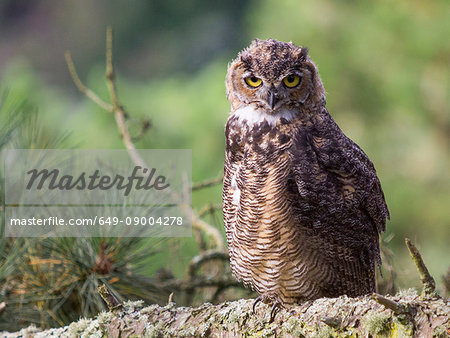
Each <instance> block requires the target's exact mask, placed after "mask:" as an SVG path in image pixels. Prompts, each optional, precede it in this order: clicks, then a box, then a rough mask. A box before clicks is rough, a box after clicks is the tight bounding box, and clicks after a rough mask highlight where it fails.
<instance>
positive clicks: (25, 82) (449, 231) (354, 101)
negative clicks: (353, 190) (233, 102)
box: [0, 0, 450, 288]
mask: <svg viewBox="0 0 450 338" xmlns="http://www.w3.org/2000/svg"><path fill="white" fill-rule="evenodd" d="M107 25H111V26H112V27H113V30H114V57H115V67H116V71H117V77H118V79H117V84H118V91H119V98H120V101H121V103H122V104H124V106H125V107H126V109H127V110H128V112H129V113H130V115H131V116H130V120H129V126H130V130H131V132H132V134H133V135H138V134H139V131H140V127H141V125H142V121H143V120H144V119H147V118H148V119H150V122H151V128H150V130H149V131H148V133H146V134H145V136H144V137H141V138H139V140H137V141H136V146H137V147H138V148H189V149H192V154H193V181H194V182H200V181H202V180H205V179H210V178H214V177H217V176H218V175H219V174H220V172H221V170H222V168H223V161H224V144H225V139H224V124H225V122H226V119H227V117H228V111H229V103H228V102H227V100H226V97H225V86H224V79H225V74H226V70H227V63H228V62H230V61H231V60H232V58H234V57H235V56H236V54H237V53H238V52H239V51H240V50H241V49H242V48H244V47H245V46H247V45H248V44H249V43H250V42H251V40H252V39H254V38H260V39H265V38H275V39H279V40H284V41H293V42H294V43H296V44H298V45H303V46H307V47H308V48H309V50H310V56H311V58H312V59H313V60H314V61H315V63H316V64H317V65H318V67H319V71H320V75H321V78H322V80H323V82H324V85H325V88H326V91H327V107H328V110H329V111H330V112H331V114H332V116H333V117H334V119H335V120H336V121H337V122H338V124H339V125H340V126H341V128H342V129H343V130H344V132H345V133H346V134H347V135H348V136H349V137H350V138H352V139H353V140H354V141H355V142H356V143H358V144H359V145H360V146H361V147H362V148H363V149H364V151H365V152H366V153H367V154H368V155H369V157H370V158H371V159H372V161H373V162H374V164H375V167H376V169H377V172H378V175H379V177H380V180H381V182H382V187H383V189H384V192H385V195H386V200H387V203H388V205H389V208H390V211H391V220H390V221H389V222H388V225H387V231H386V233H385V234H384V239H385V240H384V242H385V243H384V246H386V247H387V248H388V249H390V250H392V252H393V259H392V265H393V268H394V270H395V271H396V274H397V279H396V284H397V286H398V287H400V288H404V287H412V286H419V279H418V276H417V273H416V271H415V267H414V265H413V262H412V261H411V260H410V259H409V255H408V252H407V249H406V247H405V245H404V244H403V240H404V237H409V238H411V239H412V240H413V242H415V243H416V244H417V246H418V248H419V249H420V251H421V253H422V255H423V257H424V259H425V262H426V264H427V265H428V267H429V269H430V271H431V273H432V274H433V276H434V277H435V278H436V280H437V283H438V286H439V287H440V288H442V287H443V282H442V276H443V275H444V274H445V273H446V272H447V269H448V268H449V266H450V249H449V248H450V170H449V167H450V151H449V150H450V68H449V63H450V41H449V37H450V2H449V1H448V0H435V1H426V2H425V1H418V0H398V1H395V2H394V1H387V0H385V1H343V0H342V1H331V0H311V1H295V0H280V1H274V0H261V1H248V0H246V1H242V0H239V1H238V0H233V1H222V2H217V1H208V0H192V1H175V0H157V1H132V2H125V1H117V0H116V1H111V0H97V1H87V0H78V1H72V2H69V1H61V2H56V1H46V0H35V1H32V2H31V1H27V0H2V1H1V2H0V86H1V88H2V90H7V91H8V93H9V94H8V98H9V100H12V101H13V102H17V103H22V102H25V104H24V105H23V106H22V109H27V110H33V111H37V115H38V119H39V121H40V125H41V128H42V130H40V133H41V134H43V135H46V137H48V138H51V137H53V136H52V135H59V134H61V133H65V132H68V133H69V136H68V138H67V140H66V142H65V143H64V144H68V145H70V146H76V147H79V148H92V149H101V148H108V149H109V148H113V149H122V148H123V144H122V142H121V139H120V137H119V134H118V131H117V127H116V125H115V122H114V119H113V118H112V116H111V115H110V114H109V113H106V112H104V111H102V110H101V109H100V108H99V107H98V106H96V105H95V104H93V103H92V102H90V101H89V100H88V99H86V97H84V96H83V95H82V94H81V93H79V92H78V91H77V89H76V87H75V86H74V84H73V82H72V80H71V78H70V75H69V73H68V71H67V68H66V65H65V61H64V52H65V51H66V50H70V51H71V53H72V57H73V59H74V62H75V65H76V66H77V70H78V71H79V74H80V77H81V79H82V80H83V81H84V83H85V84H86V85H87V86H88V87H90V88H91V89H93V90H94V91H95V92H97V93H98V94H99V95H100V96H101V97H102V98H104V99H105V100H106V99H108V92H107V88H106V86H105V77H104V72H105V69H104V67H105V60H104V48H105V47H104V46H105V30H106V26H107ZM0 130H1V129H0ZM207 203H213V204H220V203H221V187H220V186H216V187H213V188H209V189H205V190H202V191H200V192H194V193H193V206H194V208H195V209H197V210H199V209H201V208H202V207H203V206H204V205H205V204H207ZM209 221H211V223H214V224H215V225H216V226H217V227H218V228H219V229H221V231H223V230H222V221H221V219H220V217H218V216H217V215H216V216H215V219H213V220H209ZM167 245H172V246H176V247H177V250H176V251H174V252H175V253H173V251H168V252H163V253H161V254H159V255H158V256H157V260H156V261H155V260H153V262H152V264H149V268H148V269H147V271H146V273H147V274H148V275H152V274H153V273H154V271H156V269H157V268H158V267H160V266H164V267H166V268H168V269H170V270H172V271H173V273H174V274H175V275H176V276H178V277H180V278H181V277H183V276H184V273H185V269H186V266H187V264H188V262H189V261H190V259H191V258H192V256H193V255H195V254H196V253H197V252H198V247H197V245H196V242H195V241H194V239H182V240H176V241H169V242H168V243H167Z"/></svg>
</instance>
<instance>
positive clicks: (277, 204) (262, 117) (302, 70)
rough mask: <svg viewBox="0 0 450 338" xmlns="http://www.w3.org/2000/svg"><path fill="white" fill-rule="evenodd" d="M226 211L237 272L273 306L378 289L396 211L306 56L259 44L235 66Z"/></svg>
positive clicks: (229, 81) (290, 47) (287, 46)
mask: <svg viewBox="0 0 450 338" xmlns="http://www.w3.org/2000/svg"><path fill="white" fill-rule="evenodd" d="M226 90H227V97H228V100H229V101H230V103H231V114H230V116H229V118H228V121H227V123H226V129H225V134H226V154H225V175H224V182H223V183H224V184H223V213H224V221H225V227H226V235H227V241H228V248H229V253H230V265H231V269H232V273H233V275H234V276H235V277H236V278H237V279H238V280H240V281H242V282H243V283H244V284H245V285H246V286H249V287H251V288H252V289H253V290H255V291H256V292H257V293H258V294H259V297H258V298H257V301H262V302H264V303H266V304H273V306H284V304H293V303H300V302H303V301H305V300H313V299H316V298H320V297H337V296H340V295H347V296H349V297H355V296H359V295H364V294H368V293H372V292H374V291H375V270H376V267H377V266H378V267H380V265H381V258H380V248H379V236H380V233H381V232H382V231H384V230H385V226H386V219H388V218H389V211H388V208H387V205H386V202H385V199H384V194H383V191H382V189H381V185H380V181H379V179H378V177H377V175H376V171H375V168H374V166H373V164H372V162H371V161H370V159H369V158H368V157H367V155H366V154H365V153H364V152H363V151H362V150H361V148H360V147H358V145H356V144H355V143H354V142H353V141H351V140H350V139H349V138H348V137H347V136H345V135H344V133H343V132H342V131H341V129H340V128H339V127H338V125H337V124H336V122H335V121H334V120H333V119H332V117H331V116H330V114H329V113H328V111H327V109H326V107H325V90H324V86H323V84H322V81H321V79H320V77H319V74H318V70H317V67H316V66H315V64H314V63H313V62H312V61H311V59H310V58H309V56H308V50H307V49H306V48H304V47H297V46H296V45H294V44H293V43H291V42H289V43H286V42H279V41H276V40H272V39H269V40H265V41H262V40H255V41H253V42H252V44H251V45H250V46H249V47H248V48H246V49H244V50H243V51H242V52H240V53H239V55H238V56H237V58H236V59H235V60H234V61H233V62H232V63H231V64H230V65H229V66H228V73H227V77H226Z"/></svg>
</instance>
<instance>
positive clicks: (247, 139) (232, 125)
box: [224, 114, 318, 303]
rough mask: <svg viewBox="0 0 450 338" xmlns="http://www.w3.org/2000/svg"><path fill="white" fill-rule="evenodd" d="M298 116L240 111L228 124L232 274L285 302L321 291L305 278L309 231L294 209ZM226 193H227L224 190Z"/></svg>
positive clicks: (307, 268) (226, 166)
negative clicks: (259, 116)
mask: <svg viewBox="0 0 450 338" xmlns="http://www.w3.org/2000/svg"><path fill="white" fill-rule="evenodd" d="M300 125H301V122H300V121H299V120H295V121H289V120H288V119H286V118H284V117H281V118H279V119H278V120H277V121H276V120H274V122H268V121H267V120H263V121H261V122H259V121H256V122H255V123H248V121H243V120H242V119H240V118H239V114H236V115H233V116H232V117H230V119H229V121H228V123H227V130H226V134H227V153H226V165H225V181H224V186H225V187H226V188H225V189H224V199H225V198H228V199H230V198H231V201H229V202H230V203H229V204H228V205H229V207H228V208H225V209H224V213H225V218H226V221H227V222H228V223H229V226H228V228H227V239H228V243H229V251H230V257H231V269H232V271H233V274H234V275H235V276H236V277H237V278H238V279H240V280H242V281H243V282H244V283H245V284H246V285H248V286H251V287H252V288H253V289H255V290H256V291H257V292H258V293H260V294H274V295H277V296H278V297H279V298H280V299H273V300H272V301H279V300H280V301H282V302H283V303H293V302H297V301H299V300H301V299H302V298H305V299H307V298H309V297H310V296H311V294H312V293H317V292H318V290H317V289H315V288H314V286H313V285H310V284H309V283H308V282H307V280H305V279H303V281H302V276H304V275H305V274H306V273H310V272H311V271H308V270H311V268H312V267H311V266H307V265H308V264H306V262H304V261H303V260H302V258H301V257H302V254H301V253H302V251H303V254H305V251H306V253H307V252H308V251H310V249H308V248H305V247H304V245H303V244H304V243H305V240H306V238H305V236H306V234H305V231H306V229H304V231H302V229H301V226H300V225H299V224H298V221H297V220H296V217H295V213H294V212H292V210H293V203H294V199H295V198H296V192H295V186H294V182H293V181H292V179H290V176H291V160H290V157H289V156H290V154H289V150H290V147H291V146H292V135H295V131H296V129H298V128H299V127H300ZM225 191H228V192H227V193H225Z"/></svg>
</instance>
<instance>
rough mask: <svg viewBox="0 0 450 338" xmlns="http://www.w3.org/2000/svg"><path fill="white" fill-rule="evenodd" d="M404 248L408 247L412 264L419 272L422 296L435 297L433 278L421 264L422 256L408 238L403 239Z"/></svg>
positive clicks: (422, 263) (423, 264)
mask: <svg viewBox="0 0 450 338" xmlns="http://www.w3.org/2000/svg"><path fill="white" fill-rule="evenodd" d="M405 243H406V246H407V247H408V250H409V253H410V255H411V258H412V260H413V261H414V264H416V268H417V271H418V272H419V276H420V281H421V282H422V287H423V288H422V296H423V297H436V296H437V293H436V282H435V281H434V278H433V277H432V276H431V275H430V272H429V271H428V269H427V267H426V265H425V263H424V262H423V259H422V256H421V255H420V252H419V250H417V248H416V246H415V245H414V244H412V242H411V240H410V239H409V238H405Z"/></svg>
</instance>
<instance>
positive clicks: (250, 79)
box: [245, 76, 262, 88]
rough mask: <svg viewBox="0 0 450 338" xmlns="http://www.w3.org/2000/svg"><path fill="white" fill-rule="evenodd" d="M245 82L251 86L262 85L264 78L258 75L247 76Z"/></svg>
mask: <svg viewBox="0 0 450 338" xmlns="http://www.w3.org/2000/svg"><path fill="white" fill-rule="evenodd" d="M245 83H246V84H248V85H249V86H250V87H253V88H256V87H259V86H261V83H262V80H261V79H260V78H258V77H256V76H249V77H246V78H245Z"/></svg>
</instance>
